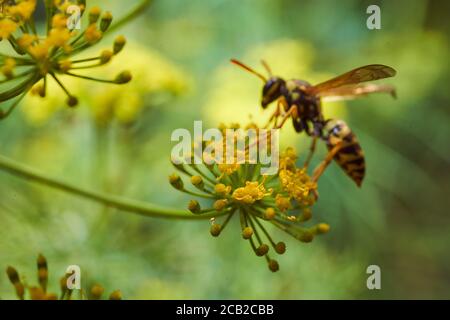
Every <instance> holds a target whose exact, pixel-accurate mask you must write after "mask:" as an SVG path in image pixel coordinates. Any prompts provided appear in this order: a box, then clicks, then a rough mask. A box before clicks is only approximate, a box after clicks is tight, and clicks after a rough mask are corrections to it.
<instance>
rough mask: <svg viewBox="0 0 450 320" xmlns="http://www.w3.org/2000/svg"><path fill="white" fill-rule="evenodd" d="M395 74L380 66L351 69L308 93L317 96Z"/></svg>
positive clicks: (391, 69)
mask: <svg viewBox="0 0 450 320" xmlns="http://www.w3.org/2000/svg"><path fill="white" fill-rule="evenodd" d="M395 74H396V71H395V70H394V69H393V68H391V67H388V66H385V65H382V64H371V65H367V66H363V67H359V68H356V69H353V70H351V71H349V72H347V73H344V74H342V75H340V76H337V77H336V78H333V79H331V80H328V81H325V82H322V83H319V84H317V85H315V86H312V87H311V88H310V89H309V90H308V93H310V94H319V93H321V92H324V91H328V90H331V89H335V88H338V87H342V86H346V85H352V84H358V83H360V82H366V81H373V80H378V79H383V78H389V77H393V76H395Z"/></svg>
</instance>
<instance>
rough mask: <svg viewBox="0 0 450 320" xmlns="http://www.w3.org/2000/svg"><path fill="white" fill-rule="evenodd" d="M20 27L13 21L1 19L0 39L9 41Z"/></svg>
mask: <svg viewBox="0 0 450 320" xmlns="http://www.w3.org/2000/svg"><path fill="white" fill-rule="evenodd" d="M18 27H19V26H18V25H17V23H15V22H14V21H12V20H11V19H0V39H8V38H9V36H10V35H11V34H12V33H13V32H14V31H16V30H17V28H18Z"/></svg>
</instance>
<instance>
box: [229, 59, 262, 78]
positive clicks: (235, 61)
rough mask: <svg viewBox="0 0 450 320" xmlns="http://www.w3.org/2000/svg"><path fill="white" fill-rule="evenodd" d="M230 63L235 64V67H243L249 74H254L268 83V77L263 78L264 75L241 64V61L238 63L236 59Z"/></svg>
mask: <svg viewBox="0 0 450 320" xmlns="http://www.w3.org/2000/svg"><path fill="white" fill-rule="evenodd" d="M230 61H231V63H233V64H235V65H237V66H239V67H241V68H243V69H245V70H247V71H248V72H250V73H253V74H254V75H255V76H257V77H258V78H260V79H261V80H262V81H264V82H267V79H266V77H264V76H263V75H262V74H260V73H259V72H256V71H255V70H253V69H252V68H250V67H249V66H247V65H245V64H243V63H242V62H240V61H238V60H236V59H231V60H230Z"/></svg>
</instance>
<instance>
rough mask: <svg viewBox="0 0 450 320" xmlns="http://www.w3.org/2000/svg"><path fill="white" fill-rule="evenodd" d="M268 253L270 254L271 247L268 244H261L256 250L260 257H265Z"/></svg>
mask: <svg viewBox="0 0 450 320" xmlns="http://www.w3.org/2000/svg"><path fill="white" fill-rule="evenodd" d="M267 252H269V246H268V245H267V244H264V243H263V244H261V245H260V246H259V247H258V248H257V249H256V255H257V256H258V257H262V256H265V255H266V254H267Z"/></svg>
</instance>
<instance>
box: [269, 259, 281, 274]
mask: <svg viewBox="0 0 450 320" xmlns="http://www.w3.org/2000/svg"><path fill="white" fill-rule="evenodd" d="M269 269H270V271H272V272H277V271H278V270H279V269H280V266H279V265H278V262H277V261H276V260H270V261H269Z"/></svg>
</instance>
